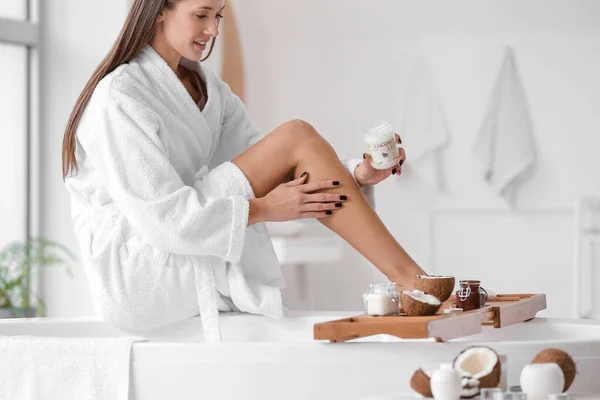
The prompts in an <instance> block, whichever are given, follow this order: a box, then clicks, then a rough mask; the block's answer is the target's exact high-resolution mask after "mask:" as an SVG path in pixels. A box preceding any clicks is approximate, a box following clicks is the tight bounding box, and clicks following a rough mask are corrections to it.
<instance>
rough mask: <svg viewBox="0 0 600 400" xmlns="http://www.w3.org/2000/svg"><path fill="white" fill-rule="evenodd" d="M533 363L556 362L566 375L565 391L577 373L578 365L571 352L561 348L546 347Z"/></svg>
mask: <svg viewBox="0 0 600 400" xmlns="http://www.w3.org/2000/svg"><path fill="white" fill-rule="evenodd" d="M531 363H532V364H545V363H556V364H558V366H559V367H560V369H561V370H562V372H563V374H564V376H565V386H564V388H563V392H566V391H567V390H569V388H570V387H571V384H572V383H573V381H574V380H575V375H577V366H576V365H575V361H573V358H572V357H571V356H570V355H569V353H567V352H565V351H562V350H561V349H544V350H542V351H540V352H539V353H538V354H537V355H536V356H535V357H534V358H533V361H532V362H531Z"/></svg>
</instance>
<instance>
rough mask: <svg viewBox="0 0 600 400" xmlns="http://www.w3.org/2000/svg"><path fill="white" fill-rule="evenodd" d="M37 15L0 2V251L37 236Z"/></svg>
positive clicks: (19, 0)
mask: <svg viewBox="0 0 600 400" xmlns="http://www.w3.org/2000/svg"><path fill="white" fill-rule="evenodd" d="M36 13H37V0H10V1H0V188H1V192H2V195H0V247H3V246H4V245H6V244H7V243H9V242H11V241H14V240H23V239H25V238H27V237H29V236H33V235H34V234H37V229H36V227H35V226H34V225H35V224H33V223H32V218H31V215H32V206H31V205H32V203H37V202H32V196H31V194H32V188H34V185H33V182H36V179H37V177H36V176H33V175H32V172H33V171H35V169H36V168H35V167H32V165H31V164H32V162H33V161H35V158H36V157H33V156H32V154H31V149H32V148H37V146H35V143H36V140H37V139H36V138H37V132H35V131H34V129H33V128H34V127H37V120H36V119H37V114H38V113H37V101H38V98H39V96H38V86H39V85H38V80H37V76H36V74H37V70H38V68H37V59H38V54H37V53H38V47H39V37H38V24H37V22H36V20H37V17H36V15H35V14H36ZM32 230H33V231H36V232H35V233H33V232H32ZM32 233H33V234H32Z"/></svg>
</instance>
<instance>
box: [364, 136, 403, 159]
mask: <svg viewBox="0 0 600 400" xmlns="http://www.w3.org/2000/svg"><path fill="white" fill-rule="evenodd" d="M367 150H368V152H369V154H371V159H372V160H373V163H374V164H387V163H392V162H394V163H395V162H397V161H398V148H397V147H396V141H395V140H393V139H391V140H388V141H385V142H383V143H375V144H371V143H367Z"/></svg>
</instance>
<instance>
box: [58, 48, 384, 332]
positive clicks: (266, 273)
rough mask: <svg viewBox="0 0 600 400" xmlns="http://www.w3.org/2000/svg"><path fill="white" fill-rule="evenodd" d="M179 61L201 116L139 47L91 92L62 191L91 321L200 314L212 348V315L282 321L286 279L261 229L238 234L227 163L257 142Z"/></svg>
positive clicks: (240, 114) (244, 190)
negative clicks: (200, 94) (201, 102)
mask: <svg viewBox="0 0 600 400" xmlns="http://www.w3.org/2000/svg"><path fill="white" fill-rule="evenodd" d="M181 62H182V63H183V64H184V65H185V66H186V67H188V68H192V69H194V70H195V71H197V72H198V73H199V74H200V75H201V76H202V77H203V78H204V80H205V81H206V83H207V86H208V102H207V104H206V106H205V107H204V109H203V110H202V111H201V110H200V109H199V108H198V106H197V104H195V103H194V101H193V100H192V98H191V96H190V95H189V94H188V92H187V91H186V89H185V87H184V86H183V85H182V83H181V82H180V81H179V79H178V78H177V76H176V75H175V73H174V72H173V71H172V70H171V69H170V68H169V66H168V65H167V64H166V62H165V61H164V60H163V59H162V58H161V57H160V56H159V55H158V53H156V51H154V49H153V48H152V47H150V46H146V48H145V49H144V50H143V51H142V53H141V54H140V55H139V56H137V57H136V58H135V59H134V60H132V61H131V62H129V63H127V64H124V65H121V66H120V67H118V68H117V69H116V70H115V71H113V72H112V73H110V74H109V75H107V76H106V77H105V78H104V79H102V81H101V82H100V83H99V84H98V86H97V88H96V89H95V91H94V93H93V95H92V98H91V100H90V102H89V104H88V106H87V108H86V109H85V112H84V114H83V117H82V119H81V122H80V124H79V127H78V130H77V147H76V157H77V162H78V166H79V170H78V172H77V173H73V174H71V175H70V176H68V177H67V179H66V187H67V189H68V191H69V193H70V195H71V205H72V217H73V220H74V226H75V232H76V235H77V238H78V240H79V243H80V246H81V253H82V259H83V262H84V265H85V268H86V274H87V277H88V281H89V285H90V290H91V292H92V293H91V294H92V298H93V300H94V303H95V306H96V308H97V311H98V312H99V313H100V315H101V316H103V318H105V319H106V320H108V321H110V322H112V323H113V324H115V325H117V326H120V327H122V328H125V329H130V330H143V329H151V328H155V327H159V326H163V325H167V324H170V323H173V322H176V321H179V320H182V319H187V318H190V317H193V316H196V315H198V314H200V316H201V318H202V322H203V326H204V337H205V340H209V341H218V340H220V333H219V328H218V312H219V311H243V312H249V313H255V314H262V315H267V316H270V317H281V316H283V315H284V313H285V312H284V307H283V305H282V302H281V291H280V289H281V288H283V287H284V281H283V277H282V273H281V268H280V265H279V263H278V261H277V258H276V256H275V252H274V250H273V247H272V244H271V240H270V238H269V235H268V232H267V230H266V227H265V224H264V223H259V224H254V225H252V226H250V227H248V226H247V224H248V207H249V200H250V199H252V198H254V193H253V191H252V187H251V186H250V183H249V181H248V179H247V178H246V176H245V175H244V174H243V172H242V171H241V170H240V169H239V168H238V167H237V166H236V165H235V164H233V163H231V162H230V160H232V159H233V158H235V157H236V156H237V155H239V154H240V153H242V152H243V151H245V150H246V149H248V148H249V147H250V146H251V145H253V144H254V143H256V142H258V141H259V140H260V139H261V138H263V134H262V133H261V132H260V131H259V130H257V129H256V128H255V127H254V126H253V125H252V123H251V122H250V120H249V118H248V116H247V114H246V111H245V108H244V106H243V104H242V103H241V101H240V100H239V98H238V97H237V96H235V95H234V94H233V93H232V92H231V91H230V89H229V87H228V85H227V84H225V83H224V82H222V81H221V80H220V79H218V78H217V77H216V76H215V75H213V74H212V73H210V72H209V71H208V70H206V69H205V68H203V67H201V65H200V64H199V63H196V62H192V61H189V60H186V59H182V61H181ZM359 162H360V160H348V161H345V162H344V164H345V166H346V168H348V169H349V171H352V172H353V171H354V167H355V166H356V165H357V164H358V163H359ZM352 175H353V176H354V174H352ZM363 192H364V193H365V194H366V195H367V197H368V198H369V199H370V201H371V202H372V204H374V203H373V193H372V188H371V187H366V188H364V190H363Z"/></svg>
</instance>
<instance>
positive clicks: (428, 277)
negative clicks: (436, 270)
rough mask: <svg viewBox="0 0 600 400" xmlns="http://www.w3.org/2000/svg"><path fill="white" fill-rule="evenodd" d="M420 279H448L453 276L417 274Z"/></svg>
mask: <svg viewBox="0 0 600 400" xmlns="http://www.w3.org/2000/svg"><path fill="white" fill-rule="evenodd" d="M417 277H418V278H419V279H448V278H452V277H451V276H446V275H417Z"/></svg>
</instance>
